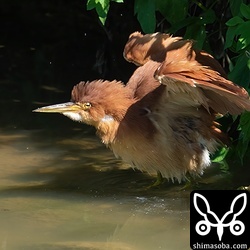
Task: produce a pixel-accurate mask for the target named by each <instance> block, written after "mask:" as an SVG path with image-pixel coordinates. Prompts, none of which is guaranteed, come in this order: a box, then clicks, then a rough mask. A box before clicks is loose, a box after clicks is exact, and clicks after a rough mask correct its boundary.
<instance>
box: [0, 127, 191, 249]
mask: <svg viewBox="0 0 250 250" xmlns="http://www.w3.org/2000/svg"><path fill="white" fill-rule="evenodd" d="M0 140H1V142H2V143H1V146H0V159H1V164H0V171H1V182H0V249H1V250H9V249H11V250H12V249H14V250H15V249H34V250H36V249H91V250H95V249H122V250H123V249H126V250H130V249H131V250H147V249H148V250H154V249H189V192H185V191H181V190H180V187H179V186H178V185H172V184H171V185H170V184H169V185H166V188H163V189H160V190H157V189H156V190H147V189H146V188H145V187H146V186H148V185H150V184H151V183H152V181H153V180H154V179H153V178H151V177H148V176H147V175H144V174H142V173H140V172H137V171H133V170H132V169H130V168H128V166H127V165H126V164H123V163H122V162H121V161H119V160H116V159H115V158H114V157H113V154H112V153H111V152H110V151H109V150H107V149H106V148H105V147H104V146H103V145H102V144H101V143H100V142H99V140H98V139H97V138H96V137H95V136H94V135H93V136H88V135H87V134H85V133H84V132H82V131H72V133H66V132H65V133H64V131H63V130H61V131H60V133H56V132H55V131H54V132H53V131H52V132H51V131H47V130H41V131H27V130H26V131H24V130H22V131H18V130H14V129H12V130H2V131H1V133H0Z"/></svg>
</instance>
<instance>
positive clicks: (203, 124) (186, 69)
mask: <svg viewBox="0 0 250 250" xmlns="http://www.w3.org/2000/svg"><path fill="white" fill-rule="evenodd" d="M123 56H124V58H125V59H126V60H127V61H128V62H131V63H134V64H135V65H136V66H137V68H136V69H135V71H134V73H133V74H132V75H131V77H130V79H129V80H128V82H127V83H126V84H124V83H123V82H122V81H119V80H113V81H107V80H104V79H98V80H94V81H81V82H80V83H78V84H77V85H75V86H74V87H73V89H72V92H71V100H70V102H66V103H61V104H55V105H50V106H45V107H41V108H38V109H35V110H34V112H45V113H61V114H63V115H65V116H67V117H69V118H70V119H72V120H73V121H77V122H83V123H85V124H88V125H91V126H94V127H95V128H96V133H97V135H98V136H99V137H100V139H101V141H102V142H103V143H104V144H105V145H106V146H107V147H108V148H110V149H111V150H112V151H113V153H114V155H115V156H116V157H120V158H121V159H122V160H123V161H125V162H127V163H129V164H130V166H131V167H132V168H137V169H139V170H141V171H142V172H146V173H148V174H150V175H155V174H156V173H157V174H158V176H162V177H163V178H164V179H168V180H170V181H171V180H172V181H173V182H175V181H177V182H179V183H180V182H182V181H185V180H186V176H187V175H190V176H201V175H202V174H203V172H204V170H205V169H206V168H207V167H208V166H209V165H210V164H211V155H212V154H213V153H214V152H215V151H216V150H217V149H218V148H219V147H222V146H227V145H228V144H229V142H230V138H229V137H228V135H227V134H226V133H223V132H222V131H221V130H220V124H219V123H218V121H217V118H218V117H221V116H224V115H226V114H232V115H239V114H241V113H242V112H244V111H250V100H249V95H248V93H247V91H246V90H245V89H244V88H242V87H240V86H238V85H236V84H234V83H233V82H232V81H230V80H229V79H228V78H227V75H226V73H225V71H224V69H223V68H222V66H221V65H220V64H219V62H218V61H217V60H216V59H215V58H214V57H213V56H212V55H210V54H209V53H207V52H205V51H203V50H198V49H196V48H195V42H194V41H193V40H189V39H184V38H182V37H175V36H172V35H170V34H167V33H160V32H157V33H152V34H142V33H140V32H138V31H136V32H134V33H132V34H131V35H130V36H129V38H128V41H127V43H126V44H125V47H124V51H123Z"/></svg>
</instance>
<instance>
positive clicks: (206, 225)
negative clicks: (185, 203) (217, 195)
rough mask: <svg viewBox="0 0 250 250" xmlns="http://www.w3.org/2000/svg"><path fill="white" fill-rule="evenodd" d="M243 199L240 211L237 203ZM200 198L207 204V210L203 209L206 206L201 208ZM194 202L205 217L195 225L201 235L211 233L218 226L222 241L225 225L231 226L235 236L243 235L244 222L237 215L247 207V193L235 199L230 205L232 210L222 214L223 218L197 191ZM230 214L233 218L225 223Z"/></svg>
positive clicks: (219, 236) (218, 233) (197, 209)
mask: <svg viewBox="0 0 250 250" xmlns="http://www.w3.org/2000/svg"><path fill="white" fill-rule="evenodd" d="M241 199H243V205H242V207H241V208H240V209H239V211H235V210H237V209H236V207H235V204H236V203H239V202H240V200H241ZM198 200H200V201H201V202H203V204H205V210H206V211H202V210H204V208H203V209H202V208H199V206H198V202H197V201H198ZM193 204H194V207H195V209H196V211H197V212H198V213H199V214H200V215H201V216H202V217H203V219H202V220H200V221H199V222H197V223H196V226H195V230H196V232H197V233H198V234H199V235H201V236H204V235H207V234H209V232H210V230H211V227H215V228H217V235H218V238H219V241H221V239H222V235H223V233H224V228H225V227H229V229H230V232H231V233H232V234H233V235H235V236H238V235H241V234H243V232H244V231H245V225H244V223H243V222H242V221H240V220H237V217H238V216H239V215H240V214H241V213H242V212H243V211H244V209H245V208H246V205H247V195H246V193H242V194H239V195H237V196H236V197H235V198H234V199H233V201H232V203H231V206H230V210H229V211H227V212H226V213H225V214H224V215H223V216H222V218H221V219H220V218H219V217H218V216H217V215H216V214H215V213H214V212H213V211H211V209H210V205H209V203H208V201H207V199H206V198H205V197H204V196H203V195H201V194H198V193H195V194H194V197H193ZM229 215H230V216H232V220H231V221H230V222H228V223H225V220H226V218H227V217H228V216H229ZM209 218H210V220H209ZM211 219H213V222H211ZM215 222H216V223H215Z"/></svg>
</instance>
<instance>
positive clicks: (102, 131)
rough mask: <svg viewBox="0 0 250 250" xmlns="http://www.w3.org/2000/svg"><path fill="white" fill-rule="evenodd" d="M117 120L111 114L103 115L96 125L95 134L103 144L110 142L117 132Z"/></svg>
mask: <svg viewBox="0 0 250 250" xmlns="http://www.w3.org/2000/svg"><path fill="white" fill-rule="evenodd" d="M118 127H119V122H118V121H117V120H116V119H115V118H114V117H113V116H111V115H105V116H104V117H103V118H102V119H101V121H100V122H99V123H98V125H97V126H96V130H97V135H98V136H99V137H100V138H101V140H102V142H103V143H104V144H105V145H109V144H111V143H112V142H113V141H114V139H115V137H116V134H117V130H118Z"/></svg>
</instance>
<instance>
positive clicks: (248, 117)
mask: <svg viewBox="0 0 250 250" xmlns="http://www.w3.org/2000/svg"><path fill="white" fill-rule="evenodd" d="M240 127H241V132H242V133H243V140H247V141H249V140H250V112H245V113H243V114H242V115H241V117H240Z"/></svg>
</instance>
